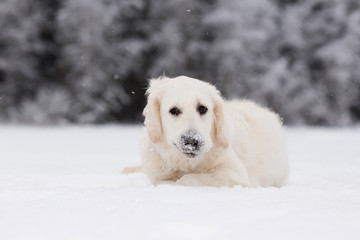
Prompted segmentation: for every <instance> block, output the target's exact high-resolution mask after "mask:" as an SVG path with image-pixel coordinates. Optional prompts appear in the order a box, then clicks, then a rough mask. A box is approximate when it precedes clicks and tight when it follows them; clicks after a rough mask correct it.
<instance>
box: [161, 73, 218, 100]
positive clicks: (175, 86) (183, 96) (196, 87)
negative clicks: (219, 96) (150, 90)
mask: <svg viewBox="0 0 360 240" xmlns="http://www.w3.org/2000/svg"><path fill="white" fill-rule="evenodd" d="M163 97H164V100H166V102H167V103H169V104H170V105H171V104H176V103H181V102H182V103H184V102H188V103H199V102H200V103H204V104H205V103H210V102H211V92H210V89H209V86H208V85H207V84H205V83H203V82H201V81H194V80H192V79H190V80H189V79H174V80H171V81H169V83H168V84H167V86H166V87H165V89H164V92H163Z"/></svg>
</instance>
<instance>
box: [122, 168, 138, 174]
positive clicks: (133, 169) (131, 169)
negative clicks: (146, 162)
mask: <svg viewBox="0 0 360 240" xmlns="http://www.w3.org/2000/svg"><path fill="white" fill-rule="evenodd" d="M139 172H142V166H136V167H126V168H124V169H123V170H122V171H121V173H122V174H130V173H139Z"/></svg>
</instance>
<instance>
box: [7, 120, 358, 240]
mask: <svg viewBox="0 0 360 240" xmlns="http://www.w3.org/2000/svg"><path fill="white" fill-rule="evenodd" d="M140 132H141V128H140V127H138V126H107V127H59V128H50V127H44V128H37V127H12V126H2V127H0V239H4V240H12V239H37V240H39V239H200V240H201V239H359V238H360V227H359V226H360V157H359V146H360V129H343V130H339V129H335V130H330V129H291V128H290V129H288V130H287V138H288V150H289V156H290V163H291V174H290V181H289V184H288V186H286V187H283V188H280V189H278V188H254V189H252V188H242V187H234V188H227V187H224V188H210V187H181V186H169V185H161V186H158V187H154V186H152V185H151V184H150V182H149V181H148V179H147V178H146V176H145V175H143V174H132V175H122V174H120V172H121V169H122V168H123V167H126V166H133V165H139V164H140V162H141V160H140V157H139V153H138V146H137V145H138V139H139V136H140Z"/></svg>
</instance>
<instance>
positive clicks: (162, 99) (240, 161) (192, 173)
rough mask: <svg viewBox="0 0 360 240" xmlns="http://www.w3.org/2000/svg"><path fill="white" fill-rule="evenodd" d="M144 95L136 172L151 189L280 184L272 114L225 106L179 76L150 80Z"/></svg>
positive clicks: (277, 125)
mask: <svg viewBox="0 0 360 240" xmlns="http://www.w3.org/2000/svg"><path fill="white" fill-rule="evenodd" d="M147 96H148V102H147V105H146V107H145V109H144V112H143V114H144V116H145V126H146V129H145V131H144V133H143V136H142V140H141V147H140V148H141V156H142V171H143V172H144V173H145V174H146V175H147V176H148V177H149V178H150V180H151V181H152V182H153V183H154V184H155V185H157V184H160V183H172V184H178V185H186V186H215V187H221V186H234V185H242V186H246V187H259V186H262V187H265V186H276V187H280V186H283V185H284V184H285V183H286V181H287V176H288V160H287V154H286V146H285V139H284V134H283V129H282V124H281V121H280V119H279V117H278V115H277V114H275V113H273V112H271V111H270V110H268V109H266V108H263V107H260V106H259V105H257V104H255V103H253V102H250V101H245V100H232V101H226V100H224V99H223V98H222V97H221V96H220V93H219V91H218V90H217V89H216V88H215V87H214V86H212V85H210V84H208V83H206V82H202V81H200V80H197V79H193V78H189V77H185V76H180V77H176V78H168V77H165V76H164V77H160V78H158V79H153V80H151V81H150V86H149V88H148V90H147ZM138 170H140V168H128V169H125V172H132V171H138Z"/></svg>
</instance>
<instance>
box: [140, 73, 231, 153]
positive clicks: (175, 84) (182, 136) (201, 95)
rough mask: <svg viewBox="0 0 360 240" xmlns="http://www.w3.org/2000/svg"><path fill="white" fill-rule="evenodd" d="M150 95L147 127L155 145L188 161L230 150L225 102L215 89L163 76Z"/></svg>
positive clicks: (146, 109) (152, 87)
mask: <svg viewBox="0 0 360 240" xmlns="http://www.w3.org/2000/svg"><path fill="white" fill-rule="evenodd" d="M147 94H148V102H147V105H146V107H145V109H144V116H145V125H146V128H147V131H148V135H149V137H150V139H151V141H152V142H153V143H164V144H166V145H167V146H168V147H170V148H172V149H173V150H174V151H176V152H178V153H180V154H183V155H185V156H187V157H188V158H195V157H199V156H202V155H203V154H205V153H207V152H209V151H210V149H211V148H213V147H220V146H221V147H223V148H227V147H228V140H227V137H226V134H225V131H224V113H223V100H222V98H221V96H220V93H219V91H218V90H216V88H215V87H214V86H212V85H210V84H208V83H205V82H202V81H199V80H196V79H193V78H188V77H184V76H181V77H177V78H173V79H170V78H167V77H161V78H158V79H153V80H151V81H150V86H149V89H148V91H147Z"/></svg>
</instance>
